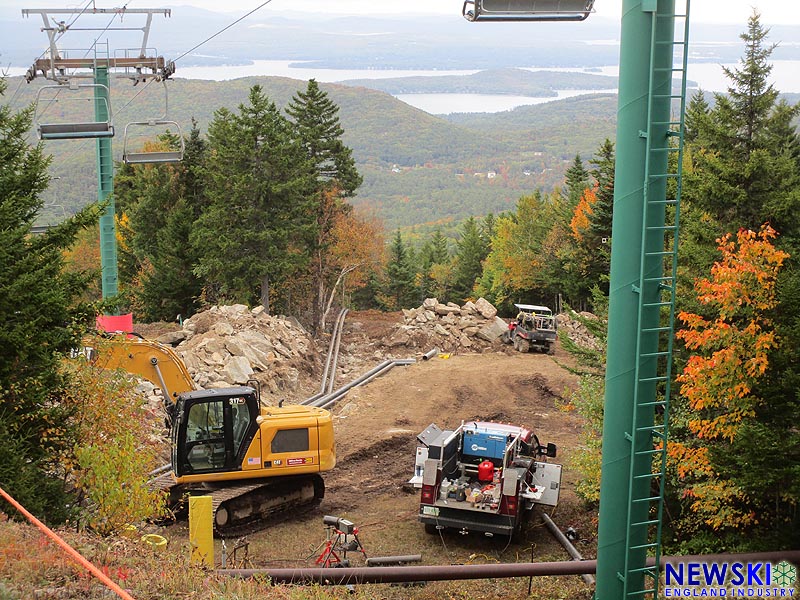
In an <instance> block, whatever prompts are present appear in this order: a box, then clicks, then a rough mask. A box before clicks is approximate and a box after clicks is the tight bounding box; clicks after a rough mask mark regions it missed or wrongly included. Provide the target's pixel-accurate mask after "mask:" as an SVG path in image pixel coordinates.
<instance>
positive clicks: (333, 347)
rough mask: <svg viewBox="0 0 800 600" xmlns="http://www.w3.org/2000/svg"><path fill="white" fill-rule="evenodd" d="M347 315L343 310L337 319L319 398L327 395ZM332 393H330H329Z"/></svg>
mask: <svg viewBox="0 0 800 600" xmlns="http://www.w3.org/2000/svg"><path fill="white" fill-rule="evenodd" d="M346 314H347V309H346V308H343V309H342V310H341V311H340V312H339V316H338V317H336V321H335V323H334V325H333V331H332V332H331V343H330V345H329V346H328V356H327V358H326V359H325V369H324V370H323V371H322V383H321V385H320V387H319V394H318V395H317V396H318V397H319V396H320V395H322V394H324V393H325V388H326V386H327V385H328V376H329V374H330V370H331V364H332V362H333V360H334V359H333V355H334V352H338V348H339V345H338V344H337V342H336V340H337V339H338V338H339V332H340V331H341V327H342V323H344V316H345V315H346ZM329 393H330V392H329Z"/></svg>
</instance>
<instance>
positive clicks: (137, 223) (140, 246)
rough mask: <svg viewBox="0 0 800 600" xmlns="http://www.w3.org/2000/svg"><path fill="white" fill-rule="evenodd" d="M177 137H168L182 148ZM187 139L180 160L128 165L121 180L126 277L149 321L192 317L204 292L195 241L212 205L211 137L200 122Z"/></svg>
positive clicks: (138, 307)
mask: <svg viewBox="0 0 800 600" xmlns="http://www.w3.org/2000/svg"><path fill="white" fill-rule="evenodd" d="M173 137H174V136H169V137H165V138H164V139H163V140H162V142H163V143H164V144H165V145H166V146H169V147H176V146H177V145H178V142H177V140H174V139H172V138H173ZM185 143H186V148H185V152H184V157H183V160H182V161H181V162H180V163H176V164H163V165H158V164H153V165H135V166H134V165H124V166H123V167H122V168H121V169H120V171H119V173H118V175H117V177H116V179H115V185H117V188H116V196H117V198H118V203H117V207H118V214H119V215H120V225H121V226H120V231H121V234H122V236H123V241H124V243H123V244H122V248H121V252H120V253H119V254H120V256H121V257H122V258H121V262H122V264H123V265H124V268H121V269H120V271H121V277H120V279H121V280H122V281H124V282H125V283H126V284H127V285H126V286H125V287H126V289H127V295H129V296H130V297H131V301H132V304H133V307H134V309H135V312H136V313H137V316H138V317H139V318H141V319H143V320H148V321H158V320H166V321H172V320H174V319H175V318H176V317H177V316H178V315H181V316H183V317H189V316H191V315H192V314H193V313H194V312H195V310H196V309H197V307H198V299H199V297H200V295H201V291H202V284H201V282H200V280H199V279H198V278H197V276H196V275H195V274H194V272H193V269H194V266H195V263H196V262H197V257H196V255H195V253H194V252H193V251H192V248H191V245H190V243H189V236H190V234H191V231H192V229H193V225H194V221H195V220H196V219H197V218H198V217H199V216H200V214H202V212H203V210H204V208H205V206H206V204H207V201H206V199H205V194H204V191H203V187H204V186H203V183H202V168H203V162H204V160H205V152H206V148H205V140H203V138H202V137H201V136H200V131H199V129H198V128H197V123H196V122H195V121H193V122H192V130H191V131H190V133H189V137H188V139H187V140H186V142H185Z"/></svg>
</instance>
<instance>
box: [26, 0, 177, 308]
mask: <svg viewBox="0 0 800 600" xmlns="http://www.w3.org/2000/svg"><path fill="white" fill-rule="evenodd" d="M109 14H110V15H113V16H112V19H114V18H116V17H119V18H120V25H119V26H116V27H113V28H112V29H113V30H114V31H135V32H141V34H142V42H141V46H140V47H139V48H138V49H136V48H134V49H128V50H125V51H123V52H121V53H120V54H119V55H115V56H114V57H111V56H109V52H108V49H107V44H106V51H105V55H104V56H103V57H101V58H99V57H98V51H97V47H98V43H97V41H95V44H93V46H92V49H93V50H94V51H95V52H94V56H93V57H92V56H89V53H88V52H87V53H86V55H84V56H83V57H67V56H65V55H64V53H63V52H62V51H61V50H60V49H59V47H58V42H59V40H61V38H62V37H63V36H64V35H65V34H66V33H67V32H68V31H69V29H70V28H69V27H67V28H66V29H63V27H62V26H63V23H64V22H65V21H64V20H63V19H64V17H65V16H66V15H72V16H73V19H72V22H73V23H74V22H75V20H77V19H78V17H82V21H81V27H80V28H79V29H77V30H76V31H99V32H100V33H99V34H98V36H99V35H102V34H103V33H105V32H106V31H108V30H109V24H108V23H107V24H106V25H104V26H98V25H94V26H92V24H91V23H84V21H86V20H87V19H89V18H90V17H91V16H97V15H109ZM155 14H163V15H164V16H165V17H169V16H170V15H171V11H170V9H167V8H165V9H161V8H158V9H156V8H127V6H124V7H122V8H96V7H94V6H93V7H92V9H91V10H89V11H87V10H86V9H85V8H83V9H80V8H32V9H23V10H22V15H23V16H24V17H29V16H32V15H39V16H40V17H41V18H42V25H43V27H42V31H43V32H45V33H46V34H47V38H48V40H49V50H48V52H47V53H46V55H44V56H40V57H39V58H37V59H36V60H35V61H34V63H33V66H32V67H31V68H30V69H28V72H27V73H26V74H25V79H26V80H27V82H28V83H30V82H31V81H33V80H34V79H35V78H36V77H38V76H44V77H45V78H47V79H50V80H52V81H55V82H56V83H57V84H58V85H63V86H64V88H65V89H66V88H67V86H69V89H70V90H73V89H75V90H80V89H81V88H85V87H89V86H88V85H84V84H78V83H77V82H78V81H79V80H80V79H86V78H89V77H91V78H92V79H93V82H94V83H93V84H91V87H93V88H94V118H95V122H94V123H88V122H79V123H69V122H65V123H51V124H43V123H39V122H37V130H38V133H39V138H40V139H47V140H51V139H52V140H74V139H90V138H95V140H96V144H97V182H98V186H97V199H98V201H99V202H100V203H107V208H106V211H105V213H104V214H103V216H101V217H100V267H101V279H102V290H103V299H104V300H105V299H109V298H113V297H115V296H116V295H117V292H118V270H117V235H116V221H115V218H114V217H115V208H114V196H113V194H112V192H113V186H114V158H113V153H112V148H111V138H112V137H113V135H114V127H113V124H112V120H111V117H112V115H111V108H110V107H111V99H110V98H109V97H108V96H109V90H110V86H109V70H112V71H114V72H115V73H117V76H121V77H125V78H128V79H131V80H132V81H133V82H134V85H135V84H136V83H139V82H142V81H146V80H148V79H151V78H158V79H159V80H164V79H167V78H168V77H169V76H170V75H171V74H172V73H173V72H174V71H175V64H174V63H169V64H167V63H166V61H165V60H164V57H163V56H152V55H149V54H150V50H152V49H151V48H148V47H147V41H148V39H149V36H150V25H151V23H152V20H153V15H155ZM132 15H141V16H142V17H144V18H145V19H146V21H145V24H144V26H143V27H142V26H138V25H136V24H131V25H123V24H122V18H123V16H126V17H128V18H131V17H132ZM59 24H60V25H59ZM88 71H91V73H88ZM46 87H48V86H46ZM49 87H54V86H49ZM37 100H38V96H37ZM140 162H146V161H145V160H142V161H140ZM162 162H163V158H162Z"/></svg>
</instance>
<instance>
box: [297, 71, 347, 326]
mask: <svg viewBox="0 0 800 600" xmlns="http://www.w3.org/2000/svg"><path fill="white" fill-rule="evenodd" d="M286 112H287V114H288V115H289V116H290V117H291V118H292V120H293V126H294V127H293V135H294V136H295V137H296V139H297V140H298V142H299V143H300V144H301V146H302V147H303V148H304V149H305V152H306V154H307V156H308V159H309V161H310V163H311V164H312V165H313V169H314V170H315V172H316V175H317V191H316V193H315V195H314V197H313V198H312V199H311V200H312V208H311V210H313V211H314V212H315V213H316V220H315V223H314V227H313V228H311V229H310V230H309V231H308V233H309V236H308V238H307V240H306V242H305V243H306V244H307V246H308V254H309V257H310V260H311V264H310V269H311V272H310V273H309V276H310V278H311V281H310V282H303V281H300V280H298V281H297V283H299V284H305V285H306V287H308V288H310V290H312V291H311V292H310V293H308V294H302V293H301V294H299V295H300V296H303V295H305V296H307V297H308V300H309V301H310V313H311V327H312V329H313V330H315V331H316V330H318V329H319V328H320V327H321V326H322V325H323V320H324V319H323V314H324V313H325V312H326V309H325V305H326V304H327V300H326V298H325V295H326V294H325V291H324V290H325V289H326V288H327V287H328V286H330V285H334V283H335V280H336V276H335V275H333V273H334V271H336V269H334V268H332V267H331V265H329V264H328V263H329V257H330V255H331V253H330V249H331V247H332V245H333V244H334V243H335V242H336V240H335V239H334V237H335V236H334V233H333V227H334V224H335V223H337V222H338V221H339V219H340V218H341V217H343V216H344V215H347V214H348V213H349V212H350V210H351V206H350V205H349V204H347V203H346V202H344V200H343V198H345V197H349V196H353V195H354V194H355V190H356V188H358V187H359V186H360V185H361V181H362V178H361V176H360V175H359V174H358V171H357V170H356V166H355V161H354V160H353V156H352V151H351V150H350V148H348V147H347V146H345V145H344V143H343V142H342V135H343V134H344V130H343V129H342V127H341V125H340V124H339V117H338V114H337V113H338V112H339V107H338V106H336V104H334V103H333V101H331V99H330V98H329V97H328V95H327V93H325V92H323V91H322V90H320V88H319V85H317V82H316V81H315V80H314V79H311V80H309V82H308V86H307V88H306V90H305V92H297V93H296V94H295V95H294V97H293V98H292V100H291V101H290V102H289V105H288V107H287V108H286ZM331 277H333V281H330V280H329V279H330V278H331Z"/></svg>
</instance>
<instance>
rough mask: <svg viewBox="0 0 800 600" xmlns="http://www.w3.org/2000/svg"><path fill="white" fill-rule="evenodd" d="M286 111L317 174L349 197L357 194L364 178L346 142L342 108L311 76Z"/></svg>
mask: <svg viewBox="0 0 800 600" xmlns="http://www.w3.org/2000/svg"><path fill="white" fill-rule="evenodd" d="M286 112H287V113H288V114H289V116H290V117H291V118H292V120H293V121H294V125H295V135H296V136H297V137H298V139H299V140H300V143H301V144H302V145H303V147H304V148H305V150H306V153H307V154H308V157H309V159H311V162H312V163H313V164H314V168H315V169H316V171H317V177H319V179H320V180H321V181H324V182H328V181H334V182H335V184H336V185H337V186H338V188H339V190H340V191H341V192H342V194H344V195H345V196H352V195H354V194H355V191H356V189H357V188H358V186H360V185H361V181H362V178H361V175H359V173H358V171H357V170H356V164H355V160H353V152H352V150H350V148H348V147H347V146H345V145H344V142H342V135H344V130H343V129H342V126H341V125H340V124H339V116H338V112H339V107H338V106H336V104H334V103H333V101H332V100H331V99H330V98H328V94H327V93H326V92H323V91H322V90H321V89H320V88H319V85H318V84H317V82H316V81H315V80H314V79H310V80H309V81H308V87H307V88H306V91H305V92H297V93H296V94H295V95H294V96H293V97H292V100H291V101H290V102H289V105H288V106H287V107H286Z"/></svg>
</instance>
